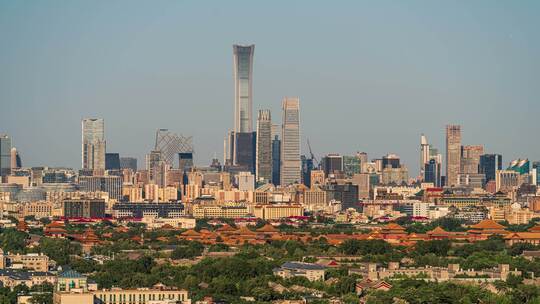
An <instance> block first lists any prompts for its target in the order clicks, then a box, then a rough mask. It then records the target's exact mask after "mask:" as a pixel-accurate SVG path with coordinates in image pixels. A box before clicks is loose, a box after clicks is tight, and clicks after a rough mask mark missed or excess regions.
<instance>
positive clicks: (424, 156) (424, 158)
mask: <svg viewBox="0 0 540 304" xmlns="http://www.w3.org/2000/svg"><path fill="white" fill-rule="evenodd" d="M429 159H430V158H429V144H428V142H427V138H426V136H425V135H424V134H422V136H421V137H420V176H424V169H425V165H426V164H427V163H428V162H429Z"/></svg>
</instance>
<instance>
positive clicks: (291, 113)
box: [281, 97, 302, 186]
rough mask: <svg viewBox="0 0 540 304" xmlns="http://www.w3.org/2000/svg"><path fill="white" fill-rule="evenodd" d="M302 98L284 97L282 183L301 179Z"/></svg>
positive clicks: (286, 183)
mask: <svg viewBox="0 0 540 304" xmlns="http://www.w3.org/2000/svg"><path fill="white" fill-rule="evenodd" d="M299 112H300V100H299V99H298V98H297V97H292V98H291V97H286V98H284V99H283V125H282V132H281V134H282V136H283V137H282V141H281V185H284V186H286V185H290V184H293V183H298V182H300V180H301V177H300V173H301V170H302V168H301V163H300V113H299Z"/></svg>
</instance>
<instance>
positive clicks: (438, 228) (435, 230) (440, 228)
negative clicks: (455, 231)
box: [427, 226, 448, 235]
mask: <svg viewBox="0 0 540 304" xmlns="http://www.w3.org/2000/svg"><path fill="white" fill-rule="evenodd" d="M427 234H438V235H440V234H444V235H447V234H448V231H446V230H444V229H442V227H441V226H437V227H435V229H433V230H430V231H428V232H427Z"/></svg>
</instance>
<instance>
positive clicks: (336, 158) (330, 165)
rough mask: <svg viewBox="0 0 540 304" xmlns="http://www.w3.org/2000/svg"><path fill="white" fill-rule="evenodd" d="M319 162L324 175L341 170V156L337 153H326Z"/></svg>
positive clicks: (337, 172)
mask: <svg viewBox="0 0 540 304" xmlns="http://www.w3.org/2000/svg"><path fill="white" fill-rule="evenodd" d="M321 164H322V169H323V170H324V174H326V176H328V175H330V174H339V173H341V172H342V171H343V156H341V155H339V154H328V155H326V156H325V157H323V159H322V160H321Z"/></svg>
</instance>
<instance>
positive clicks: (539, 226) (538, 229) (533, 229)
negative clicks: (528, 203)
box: [528, 225, 540, 232]
mask: <svg viewBox="0 0 540 304" xmlns="http://www.w3.org/2000/svg"><path fill="white" fill-rule="evenodd" d="M528 231H529V232H540V225H535V226H533V227H531V228H529V230H528Z"/></svg>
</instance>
